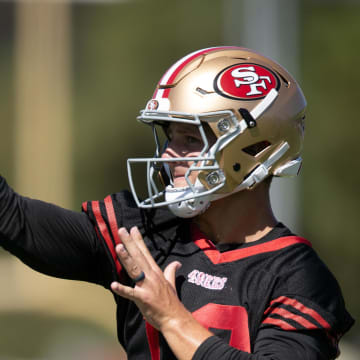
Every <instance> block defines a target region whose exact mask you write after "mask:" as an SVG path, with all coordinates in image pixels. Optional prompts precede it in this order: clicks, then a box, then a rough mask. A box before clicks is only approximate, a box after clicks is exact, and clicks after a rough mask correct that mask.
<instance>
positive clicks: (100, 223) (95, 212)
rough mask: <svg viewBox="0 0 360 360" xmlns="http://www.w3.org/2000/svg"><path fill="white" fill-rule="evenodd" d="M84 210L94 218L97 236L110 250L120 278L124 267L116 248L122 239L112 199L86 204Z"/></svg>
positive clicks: (109, 197)
mask: <svg viewBox="0 0 360 360" xmlns="http://www.w3.org/2000/svg"><path fill="white" fill-rule="evenodd" d="M82 208H83V211H84V212H86V213H87V214H89V215H90V216H91V217H93V219H94V221H95V229H96V232H97V235H98V237H99V239H101V241H102V242H103V244H104V245H105V247H106V249H107V250H108V253H109V254H110V256H111V258H112V261H113V264H114V266H115V269H116V273H117V275H118V276H120V275H121V270H122V266H121V263H120V261H119V259H118V257H117V255H116V252H115V246H116V245H117V244H119V243H120V238H119V236H118V232H117V231H118V228H119V224H118V221H117V217H116V213H115V209H114V204H113V200H112V197H111V196H110V195H109V196H107V197H106V198H105V199H104V201H101V202H100V201H91V202H85V203H83V205H82Z"/></svg>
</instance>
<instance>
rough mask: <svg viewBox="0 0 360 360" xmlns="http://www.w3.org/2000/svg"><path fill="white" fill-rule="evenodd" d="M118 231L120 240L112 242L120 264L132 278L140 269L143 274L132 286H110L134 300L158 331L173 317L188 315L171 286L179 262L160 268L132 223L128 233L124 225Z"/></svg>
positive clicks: (114, 283)
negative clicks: (115, 243)
mask: <svg viewBox="0 0 360 360" xmlns="http://www.w3.org/2000/svg"><path fill="white" fill-rule="evenodd" d="M118 233H119V237H120V239H121V241H122V244H120V245H117V246H116V252H117V254H118V256H119V258H120V261H121V263H122V265H123V267H124V268H125V270H126V271H127V273H128V274H129V276H130V277H131V278H132V279H136V278H140V279H141V278H142V276H141V275H142V272H143V273H144V275H145V277H144V278H143V279H141V280H139V281H137V282H136V283H135V286H134V287H133V288H132V287H129V286H125V285H122V284H120V283H118V282H113V283H112V284H111V289H112V290H113V291H114V292H115V293H116V294H118V295H120V296H122V297H124V298H126V299H129V300H132V301H134V302H135V303H136V305H137V306H138V307H139V309H140V311H141V313H142V314H143V315H144V317H145V319H146V320H147V321H148V322H149V323H150V324H151V325H152V326H154V327H155V328H156V329H158V330H160V331H162V329H163V328H164V327H166V326H167V325H168V324H170V323H171V322H172V320H175V322H176V319H184V317H185V319H186V318H188V317H189V316H190V317H191V314H190V313H189V312H188V311H187V310H186V309H185V307H184V306H183V304H182V303H181V302H180V300H179V299H178V297H177V294H176V290H175V289H176V288H175V273H176V270H177V269H178V268H179V267H180V266H181V264H180V263H179V262H172V263H170V264H169V265H168V266H167V267H166V268H165V270H164V272H162V270H161V269H160V268H159V266H158V265H157V264H156V262H155V261H154V259H153V257H152V256H151V254H150V252H149V250H148V249H147V247H146V245H145V243H144V241H143V239H142V236H141V234H140V232H139V230H138V229H137V228H136V227H133V228H132V229H131V230H130V234H129V233H128V232H127V230H126V229H125V228H121V229H119V232H118Z"/></svg>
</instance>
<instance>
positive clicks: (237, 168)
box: [233, 163, 241, 172]
mask: <svg viewBox="0 0 360 360" xmlns="http://www.w3.org/2000/svg"><path fill="white" fill-rule="evenodd" d="M233 169H234V171H236V172H237V171H240V169H241V166H240V164H239V163H235V164H234V165H233Z"/></svg>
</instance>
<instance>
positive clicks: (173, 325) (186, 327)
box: [160, 308, 213, 360]
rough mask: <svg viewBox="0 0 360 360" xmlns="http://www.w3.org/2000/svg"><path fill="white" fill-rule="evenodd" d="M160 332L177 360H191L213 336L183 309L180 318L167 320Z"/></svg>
mask: <svg viewBox="0 0 360 360" xmlns="http://www.w3.org/2000/svg"><path fill="white" fill-rule="evenodd" d="M160 331H161V333H162V334H163V336H164V338H165V340H166V342H167V343H168V345H169V346H170V348H171V350H172V351H173V353H174V354H175V356H176V357H177V359H179V360H190V359H192V358H193V356H194V354H195V352H196V351H197V349H198V348H199V346H200V345H201V344H202V343H203V342H204V341H205V340H206V339H208V338H209V337H211V336H213V334H212V333H211V332H210V331H208V330H207V329H205V328H204V327H203V326H202V325H201V324H200V323H199V322H197V321H196V320H195V319H194V318H193V317H192V315H191V314H190V313H189V312H187V310H186V309H185V308H184V311H183V312H182V315H181V316H180V317H178V318H176V319H175V318H173V319H169V321H168V322H167V323H166V324H164V325H163V327H162V328H161V329H160Z"/></svg>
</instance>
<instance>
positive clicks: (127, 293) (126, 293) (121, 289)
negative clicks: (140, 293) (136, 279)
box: [111, 281, 135, 301]
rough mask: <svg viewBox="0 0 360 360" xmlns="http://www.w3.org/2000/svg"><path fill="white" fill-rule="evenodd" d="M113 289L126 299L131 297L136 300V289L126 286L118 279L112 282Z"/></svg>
mask: <svg viewBox="0 0 360 360" xmlns="http://www.w3.org/2000/svg"><path fill="white" fill-rule="evenodd" d="M111 290H112V291H113V292H114V293H116V294H118V295H120V296H122V297H124V298H125V299H129V300H132V301H134V300H135V289H134V288H131V287H129V286H124V285H122V284H120V283H118V282H116V281H114V282H112V283H111Z"/></svg>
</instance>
